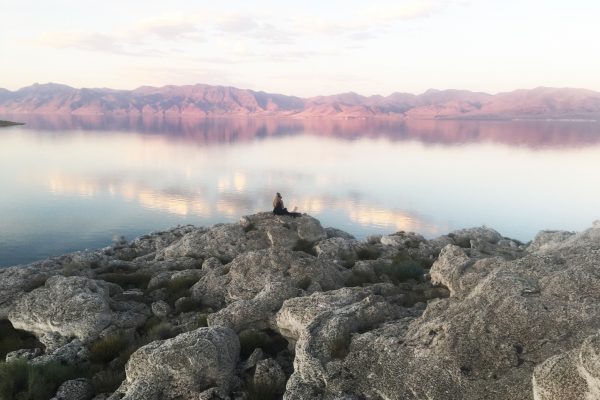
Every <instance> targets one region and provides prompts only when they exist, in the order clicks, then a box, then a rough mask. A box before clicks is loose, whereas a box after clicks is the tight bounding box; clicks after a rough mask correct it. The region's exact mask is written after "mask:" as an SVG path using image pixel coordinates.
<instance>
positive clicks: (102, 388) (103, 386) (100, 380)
mask: <svg viewBox="0 0 600 400" xmlns="http://www.w3.org/2000/svg"><path fill="white" fill-rule="evenodd" d="M124 380H125V371H124V370H122V369H119V370H114V369H107V370H103V371H100V372H98V373H97V374H95V375H94V376H93V377H92V384H93V385H94V389H95V390H96V393H112V392H114V391H115V390H117V389H118V387H119V386H120V385H121V382H123V381H124Z"/></svg>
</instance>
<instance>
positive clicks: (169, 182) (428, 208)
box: [0, 116, 600, 266]
mask: <svg viewBox="0 0 600 400" xmlns="http://www.w3.org/2000/svg"><path fill="white" fill-rule="evenodd" d="M0 119H12V120H19V121H23V122H26V123H27V124H26V125H25V126H17V127H10V128H2V129H0V185H1V188H2V190H0V266H8V265H16V264H21V263H28V262H31V261H34V260H38V259H42V258H45V257H48V256H52V255H59V254H62V253H65V252H70V251H75V250H82V249H85V248H100V247H103V246H106V245H109V244H111V243H112V240H113V238H114V237H118V236H121V235H123V236H125V237H126V238H127V239H133V238H135V237H136V236H138V235H141V234H144V233H147V232H150V231H156V230H161V229H165V228H168V227H171V226H174V225H177V224H195V225H212V224H215V223H219V222H234V221H237V220H238V219H239V218H240V216H242V215H245V214H250V213H255V212H258V211H270V210H271V209H272V207H271V200H272V197H273V194H274V193H275V192H277V191H279V192H281V193H282V195H283V200H284V202H285V205H286V207H288V208H290V209H292V208H294V206H297V207H298V209H299V211H301V212H307V213H309V214H311V215H313V216H315V217H316V218H318V219H320V221H321V223H322V224H323V225H324V226H334V227H336V228H340V229H343V230H345V231H348V232H350V233H352V234H354V235H355V236H357V237H358V238H364V237H366V236H368V235H371V234H376V233H392V232H396V231H400V230H404V231H415V232H419V233H421V234H423V235H424V236H425V237H428V238H431V237H434V236H437V235H441V234H445V233H447V232H449V231H451V230H454V229H459V228H464V227H472V226H480V225H488V226H490V227H493V228H495V229H497V230H498V231H500V232H501V233H502V234H503V235H505V236H509V237H512V238H516V239H519V240H521V241H528V240H531V239H532V238H533V237H534V235H535V234H536V233H537V232H538V231H539V230H541V229H564V230H581V229H585V228H586V227H588V226H590V225H591V223H592V221H593V220H595V219H599V218H600V185H599V182H600V123H596V122H584V121H405V122H403V121H386V120H374V121H369V120H325V119H321V120H270V119H262V120H261V119H189V120H179V119H175V120H168V119H159V118H133V119H129V118H106V117H69V116H1V117H0Z"/></svg>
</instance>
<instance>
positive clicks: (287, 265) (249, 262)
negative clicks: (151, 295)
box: [198, 249, 349, 332]
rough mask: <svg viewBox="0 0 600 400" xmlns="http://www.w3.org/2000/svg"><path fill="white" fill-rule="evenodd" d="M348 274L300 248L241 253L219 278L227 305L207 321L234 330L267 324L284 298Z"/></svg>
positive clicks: (337, 283)
mask: <svg viewBox="0 0 600 400" xmlns="http://www.w3.org/2000/svg"><path fill="white" fill-rule="evenodd" d="M348 274H349V272H348V271H347V270H345V269H344V268H342V267H339V266H338V265H336V264H334V263H332V262H330V261H327V260H321V259H317V258H315V257H313V256H311V255H308V254H306V253H303V252H300V251H289V250H283V249H269V250H258V251H252V252H248V253H245V254H242V255H240V256H238V257H237V258H236V259H235V260H233V262H231V263H230V264H229V272H228V274H227V279H226V280H222V281H221V282H224V284H225V286H224V287H225V293H224V296H225V301H226V303H227V306H226V307H225V308H223V309H221V310H219V311H218V312H217V313H215V314H212V315H210V316H209V318H208V322H209V324H210V325H224V326H228V327H230V328H232V329H234V330H235V331H237V332H239V331H241V330H243V329H247V328H249V327H255V328H266V327H269V326H270V319H271V318H272V317H273V316H274V314H275V313H276V312H277V311H278V310H279V308H280V307H281V305H282V304H283V302H284V300H286V299H289V298H292V297H296V296H299V295H301V294H302V293H303V292H307V291H321V290H331V289H336V288H340V287H342V286H343V285H344V282H345V280H346V278H347V276H348ZM216 282H218V281H216ZM201 283H204V284H206V283H208V281H207V280H204V281H201V282H199V284H201ZM198 290H199V289H198ZM206 291H210V290H209V289H206V288H205V289H204V292H206Z"/></svg>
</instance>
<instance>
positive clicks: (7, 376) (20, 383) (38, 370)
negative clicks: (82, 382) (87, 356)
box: [0, 360, 81, 400]
mask: <svg viewBox="0 0 600 400" xmlns="http://www.w3.org/2000/svg"><path fill="white" fill-rule="evenodd" d="M79 376H81V374H80V373H79V372H78V371H77V369H76V368H75V367H71V366H65V365H61V364H59V363H55V362H52V363H48V364H44V365H29V364H27V362H25V361H22V360H17V361H14V362H10V363H0V398H1V399H19V400H47V399H49V398H51V397H52V396H54V394H55V393H56V390H57V389H58V387H59V386H60V385H61V384H62V383H63V382H64V381H67V380H69V379H74V378H77V377H79Z"/></svg>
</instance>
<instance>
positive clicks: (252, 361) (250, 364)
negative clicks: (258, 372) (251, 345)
mask: <svg viewBox="0 0 600 400" xmlns="http://www.w3.org/2000/svg"><path fill="white" fill-rule="evenodd" d="M263 357H264V353H263V351H262V349H261V348H260V347H258V348H256V349H254V351H253V352H252V354H250V355H249V356H248V359H247V360H246V361H244V362H243V363H242V365H241V369H242V371H247V370H249V369H251V368H254V367H255V366H256V364H257V363H258V362H259V361H260V360H262V359H263Z"/></svg>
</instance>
